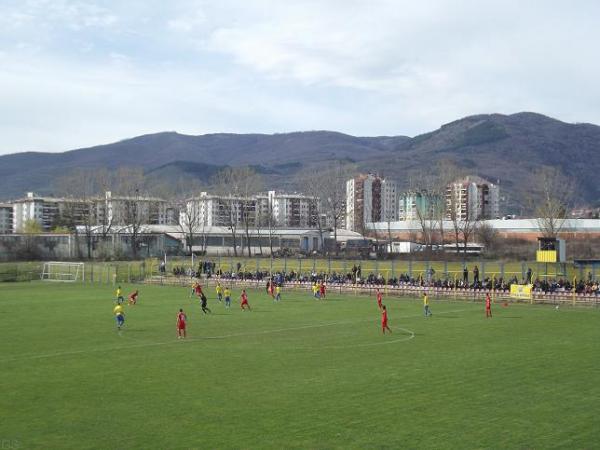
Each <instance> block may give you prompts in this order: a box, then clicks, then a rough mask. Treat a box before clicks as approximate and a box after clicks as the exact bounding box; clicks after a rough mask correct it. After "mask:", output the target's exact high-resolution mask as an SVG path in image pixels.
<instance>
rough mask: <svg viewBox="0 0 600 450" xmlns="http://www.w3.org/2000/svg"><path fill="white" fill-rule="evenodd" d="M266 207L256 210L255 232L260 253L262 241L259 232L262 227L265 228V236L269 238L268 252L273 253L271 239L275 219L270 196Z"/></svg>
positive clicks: (273, 232) (273, 233)
mask: <svg viewBox="0 0 600 450" xmlns="http://www.w3.org/2000/svg"><path fill="white" fill-rule="evenodd" d="M265 206H266V209H263V208H260V210H259V211H258V216H257V221H256V233H257V235H258V242H259V243H258V245H259V249H260V253H261V254H262V243H261V237H260V232H261V230H262V229H263V228H266V229H267V237H268V239H269V254H270V255H273V241H274V238H275V228H276V226H277V221H276V219H275V216H274V214H273V201H272V200H271V199H270V198H267V203H266V205H265Z"/></svg>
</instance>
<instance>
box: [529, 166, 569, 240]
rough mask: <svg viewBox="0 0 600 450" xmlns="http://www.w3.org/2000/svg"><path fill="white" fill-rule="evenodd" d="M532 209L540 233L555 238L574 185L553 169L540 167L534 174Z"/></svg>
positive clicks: (565, 214) (562, 222)
mask: <svg viewBox="0 0 600 450" xmlns="http://www.w3.org/2000/svg"><path fill="white" fill-rule="evenodd" d="M533 181H534V186H533V193H534V195H533V197H532V200H531V201H532V202H533V209H534V211H535V214H536V216H537V218H538V219H537V223H538V228H539V230H540V232H541V233H542V234H543V235H544V236H545V237H553V238H555V237H557V236H558V234H559V233H560V231H561V230H562V228H563V226H564V224H565V220H566V219H567V213H568V210H569V207H570V205H571V202H572V200H573V195H574V192H575V183H574V181H573V180H572V179H570V178H567V177H566V176H564V175H563V174H562V173H561V172H560V171H559V170H558V169H557V168H555V167H548V166H545V167H542V168H541V169H539V170H538V171H536V172H535V174H534V177H533Z"/></svg>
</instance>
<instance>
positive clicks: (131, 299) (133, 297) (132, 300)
mask: <svg viewBox="0 0 600 450" xmlns="http://www.w3.org/2000/svg"><path fill="white" fill-rule="evenodd" d="M137 298H138V290H137V289H136V290H135V292H132V293H131V294H129V304H130V305H135V304H137Z"/></svg>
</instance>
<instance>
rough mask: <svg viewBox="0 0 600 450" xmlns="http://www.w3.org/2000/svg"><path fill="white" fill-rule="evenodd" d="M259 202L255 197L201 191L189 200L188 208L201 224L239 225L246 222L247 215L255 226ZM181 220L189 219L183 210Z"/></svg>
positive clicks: (183, 221)
mask: <svg viewBox="0 0 600 450" xmlns="http://www.w3.org/2000/svg"><path fill="white" fill-rule="evenodd" d="M258 204H259V201H258V200H257V198H254V197H230V196H222V195H210V194H209V193H208V192H201V193H200V195H199V196H198V197H194V198H190V199H188V200H187V202H186V208H187V211H188V214H189V216H190V217H193V218H194V219H195V220H194V221H196V222H197V223H198V224H199V225H200V226H202V225H204V226H207V227H212V226H217V227H218V226H221V227H227V226H230V225H231V224H235V225H236V226H238V225H241V224H243V223H244V219H245V217H244V216H245V215H246V216H247V219H248V223H249V225H250V226H255V224H256V216H257V213H256V212H257V205H258ZM180 220H181V221H182V223H185V221H186V220H187V219H186V217H185V215H184V213H183V212H182V213H181V218H180Z"/></svg>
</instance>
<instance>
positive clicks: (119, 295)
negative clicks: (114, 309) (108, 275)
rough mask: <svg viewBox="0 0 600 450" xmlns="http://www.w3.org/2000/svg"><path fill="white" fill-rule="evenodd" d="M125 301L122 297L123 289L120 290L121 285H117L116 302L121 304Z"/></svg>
mask: <svg viewBox="0 0 600 450" xmlns="http://www.w3.org/2000/svg"><path fill="white" fill-rule="evenodd" d="M124 301H125V299H124V298H123V291H122V290H121V286H119V287H117V304H119V305H120V304H121V303H123V302H124Z"/></svg>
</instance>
